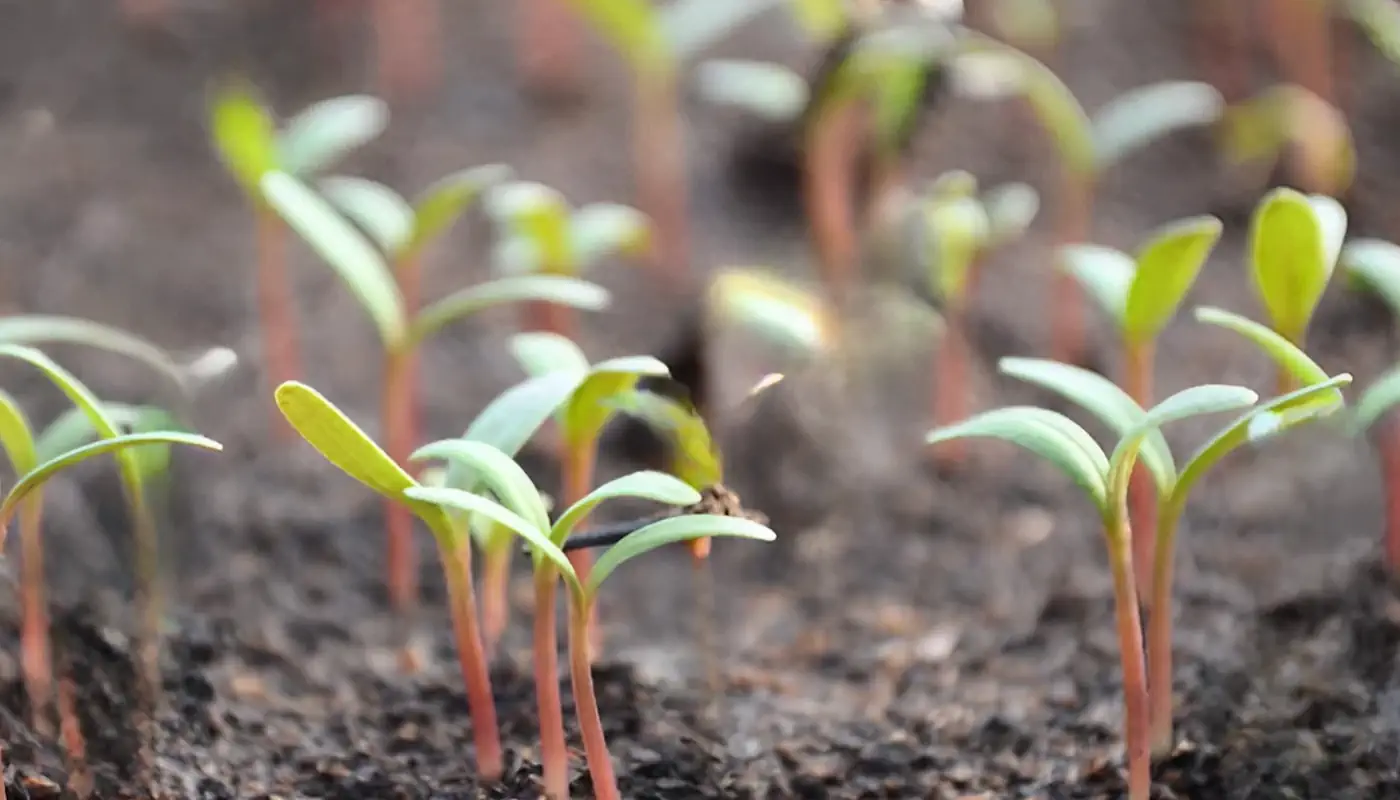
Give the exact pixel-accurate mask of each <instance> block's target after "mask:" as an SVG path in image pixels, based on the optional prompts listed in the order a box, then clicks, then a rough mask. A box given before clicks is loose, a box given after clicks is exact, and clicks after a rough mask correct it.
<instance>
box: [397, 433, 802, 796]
mask: <svg viewBox="0 0 1400 800" xmlns="http://www.w3.org/2000/svg"><path fill="white" fill-rule="evenodd" d="M429 449H430V448H425V449H424V450H423V451H420V455H425V456H426V455H428V454H429V453H428V451H429ZM431 451H432V452H433V453H435V454H437V455H438V456H439V457H443V458H450V459H461V460H463V461H467V462H468V463H470V464H471V466H472V468H473V469H474V470H475V471H477V473H478V474H480V475H481V476H482V478H483V480H484V481H485V482H486V483H487V484H488V485H489V487H490V493H491V494H492V495H494V496H495V498H496V499H495V500H492V499H490V498H488V497H486V496H483V495H480V494H472V493H469V492H463V491H461V490H457V489H429V488H416V489H409V490H408V491H407V492H406V494H407V496H408V497H409V498H410V499H412V500H414V501H415V502H420V503H437V504H440V505H441V506H442V507H443V508H444V509H449V510H450V511H452V512H454V513H459V514H480V515H483V516H487V517H489V518H491V519H493V520H495V521H497V522H500V523H501V524H504V525H506V526H507V527H509V528H510V529H511V530H513V531H515V532H516V533H517V534H519V535H520V537H521V538H523V539H524V540H525V541H527V542H528V543H529V545H530V548H531V553H532V555H533V559H534V564H535V575H536V581H537V585H538V584H539V583H540V582H541V581H543V582H551V583H557V581H558V580H559V578H560V577H562V578H563V580H564V584H565V586H566V587H567V590H568V593H569V627H568V631H569V674H570V678H571V682H572V688H573V694H574V706H575V708H576V709H577V713H578V723H579V728H580V730H581V731H582V733H583V745H584V753H585V755H586V757H587V760H588V771H589V776H590V777H591V779H592V783H593V792H594V794H595V795H596V796H597V797H598V798H599V800H621V797H622V795H621V794H620V793H619V791H618V786H617V777H616V775H615V774H614V772H613V766H612V759H611V757H610V756H609V754H608V745H607V740H606V739H605V737H604V735H603V723H602V718H601V717H600V715H599V713H598V701H597V697H596V696H595V694H594V690H593V675H592V669H591V664H592V662H591V657H590V651H591V648H590V645H589V620H590V619H591V618H592V617H593V611H594V606H595V603H596V600H597V597H598V591H599V589H600V588H601V587H602V585H603V582H604V581H606V580H607V578H608V576H610V575H611V574H612V573H613V572H614V571H616V570H617V568H618V567H620V566H622V565H623V564H625V563H626V562H628V561H631V560H632V559H634V558H636V557H638V556H641V555H643V554H645V553H648V552H650V551H652V550H655V549H657V548H660V547H664V546H666V545H668V544H673V543H678V542H686V541H691V540H694V539H699V538H711V537H717V536H727V537H735V538H744V539H753V540H757V541H772V540H773V539H774V538H775V537H774V534H773V532H772V531H771V530H769V529H768V528H767V527H765V526H763V525H760V524H758V523H756V522H753V521H751V520H747V519H742V518H738V517H726V516H718V515H709V514H686V515H681V516H673V517H669V518H666V519H663V520H660V521H658V522H654V523H652V524H650V525H647V526H644V527H642V528H641V529H639V530H638V531H637V532H635V533H633V534H631V535H629V536H627V537H625V538H623V539H622V541H620V542H618V543H617V544H616V545H614V546H613V547H611V548H609V549H608V550H606V551H605V552H604V553H603V554H602V556H601V557H600V558H599V559H598V561H597V563H596V564H594V567H593V570H592V571H591V574H590V575H589V577H588V578H581V577H580V576H579V575H578V573H577V572H575V570H574V566H573V564H572V563H570V559H569V556H568V555H566V554H565V553H564V551H563V550H562V549H560V548H561V545H562V544H563V543H564V542H565V541H566V540H567V539H568V536H569V533H570V532H571V531H572V530H573V529H574V528H575V527H576V526H577V525H578V524H579V523H581V522H582V521H583V520H584V519H585V518H586V517H587V516H588V515H589V514H590V513H591V512H592V511H593V509H594V508H596V507H597V506H598V505H599V504H601V503H603V502H605V501H607V500H610V499H623V498H635V499H644V500H650V501H653V502H659V503H663V504H666V505H671V506H689V505H693V504H695V503H698V502H699V501H700V493H699V492H697V491H695V490H694V489H693V488H691V487H690V486H688V485H687V484H686V483H685V482H684V481H682V480H680V479H679V478H675V477H673V476H670V475H666V474H664V473H660V472H634V473H632V474H630V475H626V476H623V477H621V478H617V479H615V480H612V481H609V482H608V483H605V484H603V485H602V486H600V487H598V488H597V489H594V490H592V491H591V492H589V493H587V494H586V495H584V496H583V497H581V498H580V499H579V500H578V501H577V502H575V503H574V504H572V505H570V506H569V507H568V509H567V510H566V511H564V513H563V514H561V515H560V517H559V520H558V521H557V522H555V523H554V524H553V525H550V524H549V520H548V516H547V514H546V512H545V509H544V505H543V504H542V503H540V502H539V497H540V494H539V491H538V490H537V489H536V488H535V486H534V484H533V483H531V481H530V479H529V476H527V475H526V474H525V472H524V471H523V470H521V469H520V467H519V466H518V465H516V464H515V463H514V462H513V461H511V460H510V458H509V457H508V456H506V455H504V454H503V453H501V452H500V451H499V450H495V449H494V448H492V447H490V446H489V445H483V444H480V443H475V442H467V441H456V442H446V443H439V445H434V446H432V448H431ZM538 612H539V609H537V613H538ZM541 619H543V620H545V622H543V623H541V622H540V620H541ZM553 619H554V617H553V613H552V607H551V610H550V613H547V614H540V615H539V616H538V617H537V620H536V624H537V626H538V625H541V624H544V625H548V626H550V627H553ZM550 638H551V639H552V638H553V637H552V636H551V637H550ZM536 646H537V647H538V643H537V645H536ZM550 652H553V651H550ZM535 655H536V658H537V659H538V658H539V657H540V656H541V653H540V652H539V651H538V650H537V651H536V654H535ZM551 677H553V676H551ZM553 686H554V689H553V690H552V691H553V693H554V696H553V697H551V698H548V702H549V703H550V704H551V705H550V707H548V708H547V707H546V705H547V701H546V697H545V692H544V690H546V689H548V687H546V686H544V685H543V684H537V686H536V689H537V691H540V692H541V694H540V701H541V702H540V723H541V732H542V735H544V736H546V737H549V736H554V737H556V741H555V744H554V746H553V748H549V747H546V748H542V751H544V752H545V753H547V755H546V756H545V758H546V779H545V795H546V797H549V798H551V800H563V799H564V798H567V797H568V764H567V751H566V750H564V749H563V747H562V745H563V713H562V709H561V708H560V707H559V706H558V705H557V703H558V695H557V687H558V683H557V678H556V680H555V682H554V683H553ZM547 727H548V728H550V729H556V728H557V730H554V732H553V733H547V732H545V731H546V728H547ZM554 748H557V749H554ZM551 765H552V768H551Z"/></svg>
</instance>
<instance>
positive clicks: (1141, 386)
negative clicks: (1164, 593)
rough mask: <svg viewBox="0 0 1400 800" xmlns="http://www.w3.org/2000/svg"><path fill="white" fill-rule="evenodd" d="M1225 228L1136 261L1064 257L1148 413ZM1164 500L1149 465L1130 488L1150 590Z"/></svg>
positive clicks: (1170, 239) (1155, 244) (1176, 241)
mask: <svg viewBox="0 0 1400 800" xmlns="http://www.w3.org/2000/svg"><path fill="white" fill-rule="evenodd" d="M1222 229H1223V226H1222V224H1221V222H1220V220H1218V219H1216V218H1215V217H1193V218H1190V219H1185V220H1181V221H1179V222H1173V223H1171V224H1169V225H1166V226H1165V227H1162V228H1159V229H1158V230H1157V231H1155V232H1153V233H1152V234H1151V235H1149V236H1148V237H1147V241H1146V243H1144V244H1143V245H1142V246H1141V247H1140V248H1139V249H1138V251H1137V253H1136V254H1134V255H1132V256H1130V255H1128V254H1127V253H1124V252H1121V251H1119V250H1115V249H1113V248H1110V247H1102V246H1099V245H1071V246H1069V247H1067V248H1065V250H1064V251H1063V253H1062V254H1061V259H1062V261H1061V263H1062V264H1063V265H1064V267H1065V269H1067V270H1069V271H1070V272H1071V273H1072V274H1073V275H1074V277H1075V278H1077V279H1078V280H1079V282H1080V283H1081V284H1083V286H1084V289H1085V291H1086V292H1088V294H1089V296H1090V297H1092V298H1094V300H1096V301H1097V302H1098V304H1099V306H1101V307H1102V309H1103V311H1104V313H1106V314H1108V316H1109V317H1110V318H1111V319H1112V320H1113V323H1114V326H1115V327H1116V328H1117V330H1118V336H1119V341H1120V343H1121V346H1122V355H1121V359H1122V360H1121V362H1120V367H1119V369H1120V372H1119V375H1118V385H1119V386H1121V387H1122V388H1123V390H1124V391H1125V392H1126V393H1127V396H1128V397H1129V398H1131V399H1132V400H1133V402H1134V403H1136V404H1137V405H1139V406H1141V407H1146V406H1148V405H1150V404H1151V403H1152V401H1153V396H1154V394H1155V392H1154V390H1153V383H1154V381H1153V376H1154V373H1155V371H1156V350H1157V339H1158V337H1160V336H1161V335H1162V332H1163V331H1164V330H1166V327H1167V325H1168V324H1170V322H1171V320H1172V318H1173V317H1175V316H1176V313H1177V310H1178V309H1179V308H1180V307H1181V304H1182V302H1183V301H1185V299H1186V295H1187V294H1188V293H1189V292H1190V291H1191V286H1192V285H1193V284H1194V283H1195V282H1196V276H1197V275H1199V274H1200V272H1201V268H1202V267H1203V266H1205V263H1206V260H1207V259H1208V258H1209V257H1210V253H1211V250H1213V249H1214V248H1215V245H1216V243H1217V242H1219V241H1220V234H1221V231H1222ZM1157 500H1158V496H1157V487H1155V486H1154V484H1153V482H1152V478H1151V474H1150V469H1149V468H1148V465H1147V464H1146V463H1144V464H1142V465H1141V466H1140V468H1139V469H1137V470H1136V471H1135V472H1134V473H1133V476H1132V479H1131V483H1130V484H1129V486H1128V516H1129V519H1130V522H1131V523H1132V532H1133V565H1134V567H1135V568H1136V569H1137V580H1138V583H1139V585H1142V586H1148V585H1150V583H1149V581H1150V579H1151V576H1152V569H1153V567H1152V558H1153V544H1154V542H1156V541H1157V534H1156V531H1155V529H1154V526H1155V525H1156V518H1157ZM1149 596H1150V595H1144V599H1146V598H1147V597H1149Z"/></svg>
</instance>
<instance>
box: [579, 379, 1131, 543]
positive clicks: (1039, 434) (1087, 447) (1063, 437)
mask: <svg viewBox="0 0 1400 800" xmlns="http://www.w3.org/2000/svg"><path fill="white" fill-rule="evenodd" d="M968 438H981V439H1000V440H1002V441H1006V442H1010V443H1012V444H1014V445H1017V446H1019V447H1023V448H1025V449H1027V450H1029V451H1031V452H1032V453H1035V454H1036V455H1038V456H1040V457H1041V458H1044V459H1045V460H1047V461H1049V462H1050V463H1052V464H1054V465H1055V466H1056V467H1058V468H1059V469H1060V470H1061V471H1062V472H1064V473H1065V474H1066V475H1068V476H1069V478H1070V480H1072V481H1074V483H1075V485H1077V486H1078V487H1079V488H1080V489H1083V490H1084V492H1085V493H1086V494H1088V495H1089V499H1090V500H1091V501H1092V502H1093V503H1094V507H1095V508H1097V509H1098V510H1099V511H1100V512H1102V511H1104V510H1105V509H1106V508H1107V501H1108V486H1107V483H1106V479H1107V476H1108V457H1107V456H1105V455H1104V452H1103V449H1102V448H1100V447H1099V445H1098V443H1097V442H1095V441H1094V439H1093V437H1092V436H1090V435H1089V434H1088V432H1086V431H1085V430H1084V429H1083V428H1081V427H1079V426H1078V425H1076V424H1075V423H1074V421H1073V420H1071V419H1070V418H1069V417H1066V416H1064V415H1063V414H1057V413H1055V412H1054V411H1049V410H1047V409H1044V408H1036V407H1035V406H1007V407H1006V408H998V409H993V410H992V411H984V412H983V413H981V414H978V415H976V416H974V417H972V418H970V419H967V420H965V421H963V422H959V423H957V424H954V425H949V426H947V427H943V428H938V429H936V430H933V431H930V432H929V434H928V436H927V437H926V440H925V441H926V442H927V443H928V444H931V445H933V444H938V443H940V442H946V441H949V440H952V439H968ZM595 569H596V566H595Z"/></svg>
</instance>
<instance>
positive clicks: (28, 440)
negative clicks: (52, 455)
mask: <svg viewBox="0 0 1400 800" xmlns="http://www.w3.org/2000/svg"><path fill="white" fill-rule="evenodd" d="M0 446H3V447H4V448H5V457H6V458H8V459H9V461H10V467H11V468H12V469H14V471H15V474H16V475H23V474H24V473H26V472H29V471H30V470H32V469H34V467H35V466H37V465H38V464H39V454H38V452H37V449H36V448H35V446H34V428H33V427H31V426H30V424H29V418H28V417H27V416H25V414H24V409H22V408H20V405H19V403H18V402H16V401H15V398H14V397H13V396H12V395H11V394H10V393H9V392H6V391H4V390H3V389H0Z"/></svg>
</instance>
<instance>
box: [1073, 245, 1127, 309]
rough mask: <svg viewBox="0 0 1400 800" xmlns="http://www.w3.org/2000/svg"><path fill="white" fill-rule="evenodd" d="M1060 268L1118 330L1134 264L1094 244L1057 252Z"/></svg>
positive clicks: (1112, 250)
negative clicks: (1096, 304)
mask: <svg viewBox="0 0 1400 800" xmlns="http://www.w3.org/2000/svg"><path fill="white" fill-rule="evenodd" d="M1060 265H1061V266H1062V268H1063V269H1065V270H1066V271H1067V272H1069V274H1071V275H1073V276H1074V279H1075V280H1077V281H1078V282H1079V284H1080V285H1081V286H1083V287H1084V289H1085V291H1087V292H1088V293H1089V296H1090V297H1092V298H1094V302H1096V303H1098V304H1099V307H1100V308H1102V309H1103V310H1104V313H1106V314H1108V315H1109V316H1110V317H1112V318H1113V324H1114V325H1115V326H1117V327H1118V328H1119V330H1122V329H1123V327H1124V324H1125V323H1124V319H1125V317H1126V315H1127V309H1128V294H1129V292H1130V291H1131V290H1132V285H1133V278H1134V277H1135V276H1136V274H1137V264H1136V263H1135V262H1134V261H1133V259H1132V257H1131V256H1129V255H1128V254H1127V253H1124V252H1121V251H1119V250H1114V249H1113V248H1111V247H1101V246H1099V245H1094V244H1070V245H1065V246H1064V247H1061V248H1060Z"/></svg>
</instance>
